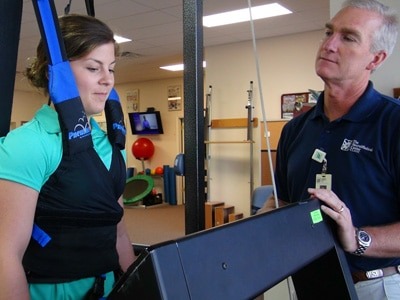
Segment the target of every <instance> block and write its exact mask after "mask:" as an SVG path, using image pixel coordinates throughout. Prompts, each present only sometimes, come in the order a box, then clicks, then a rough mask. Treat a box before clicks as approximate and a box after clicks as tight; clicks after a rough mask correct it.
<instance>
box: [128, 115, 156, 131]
mask: <svg viewBox="0 0 400 300" xmlns="http://www.w3.org/2000/svg"><path fill="white" fill-rule="evenodd" d="M128 115H129V122H130V125H131V129H132V134H138V135H146V134H162V133H164V130H163V126H162V122H161V114H160V112H159V111H152V112H132V113H129V114H128Z"/></svg>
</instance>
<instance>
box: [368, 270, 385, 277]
mask: <svg viewBox="0 0 400 300" xmlns="http://www.w3.org/2000/svg"><path fill="white" fill-rule="evenodd" d="M365 276H367V278H368V279H376V278H381V277H383V270H382V269H376V270H371V271H367V272H365Z"/></svg>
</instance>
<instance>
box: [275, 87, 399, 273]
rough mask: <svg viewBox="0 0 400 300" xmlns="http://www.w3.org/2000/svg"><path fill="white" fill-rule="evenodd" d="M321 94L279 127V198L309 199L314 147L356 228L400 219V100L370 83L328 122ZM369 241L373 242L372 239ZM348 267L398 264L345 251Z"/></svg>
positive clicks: (315, 166) (315, 170)
mask: <svg viewBox="0 0 400 300" xmlns="http://www.w3.org/2000/svg"><path fill="white" fill-rule="evenodd" d="M323 106H324V95H323V93H322V94H321V95H320V97H319V99H318V102H317V105H316V106H315V107H314V108H313V109H311V110H309V111H308V112H306V113H304V114H302V115H300V116H298V117H296V118H294V119H293V120H291V121H290V122H288V124H286V126H285V127H284V129H283V130H282V134H281V138H280V141H279V145H278V151H277V162H276V173H275V177H276V184H277V192H278V197H279V199H281V200H284V201H287V202H291V203H292V202H297V201H300V200H305V199H308V198H309V194H308V193H307V188H309V187H315V176H316V174H319V173H321V171H322V163H319V162H316V161H314V160H313V159H312V155H313V153H314V150H315V149H320V150H322V151H324V152H325V153H326V160H327V173H328V174H332V190H333V191H334V192H335V193H336V194H337V195H338V197H339V198H340V199H341V200H342V201H343V202H345V203H346V205H347V207H348V208H349V209H350V211H351V214H352V218H353V224H354V225H355V226H356V227H363V226H375V225H383V224H388V223H393V222H399V221H400V179H399V177H400V102H399V100H396V99H394V98H390V97H387V96H384V95H382V94H380V93H378V92H377V91H376V90H374V88H373V84H372V83H371V82H370V83H369V85H368V87H367V89H366V91H365V92H364V94H363V95H362V96H361V98H360V99H359V100H358V101H357V102H356V103H355V104H354V105H353V107H352V108H351V110H350V111H349V112H348V113H347V114H346V115H344V116H343V117H341V118H339V119H337V120H335V121H332V122H329V120H328V119H327V118H326V116H325V115H324V110H323ZM372 242H373V241H372ZM347 258H348V261H349V263H350V267H351V268H352V269H358V270H371V269H376V268H383V267H387V266H392V265H399V264H400V258H395V259H376V258H367V257H357V256H355V255H350V254H348V255H347Z"/></svg>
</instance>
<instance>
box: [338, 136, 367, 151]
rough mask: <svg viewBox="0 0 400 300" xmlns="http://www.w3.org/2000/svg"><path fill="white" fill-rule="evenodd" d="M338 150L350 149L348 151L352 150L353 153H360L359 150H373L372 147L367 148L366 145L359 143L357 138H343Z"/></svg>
mask: <svg viewBox="0 0 400 300" xmlns="http://www.w3.org/2000/svg"><path fill="white" fill-rule="evenodd" d="M340 150H342V151H350V152H354V153H360V152H361V150H365V151H368V152H373V151H374V149H373V148H369V147H367V146H364V145H360V143H359V142H358V141H357V140H348V139H344V140H343V144H342V146H341V147H340Z"/></svg>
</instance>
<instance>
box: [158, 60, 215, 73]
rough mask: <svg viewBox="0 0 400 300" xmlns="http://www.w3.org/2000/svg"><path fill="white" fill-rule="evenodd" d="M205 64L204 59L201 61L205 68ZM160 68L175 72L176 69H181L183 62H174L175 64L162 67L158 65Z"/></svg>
mask: <svg viewBox="0 0 400 300" xmlns="http://www.w3.org/2000/svg"><path fill="white" fill-rule="evenodd" d="M206 66H207V63H206V62H205V61H203V68H205V67H206ZM160 69H163V70H167V71H173V72H176V71H183V69H184V66H183V64H176V65H169V66H163V67H160Z"/></svg>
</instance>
